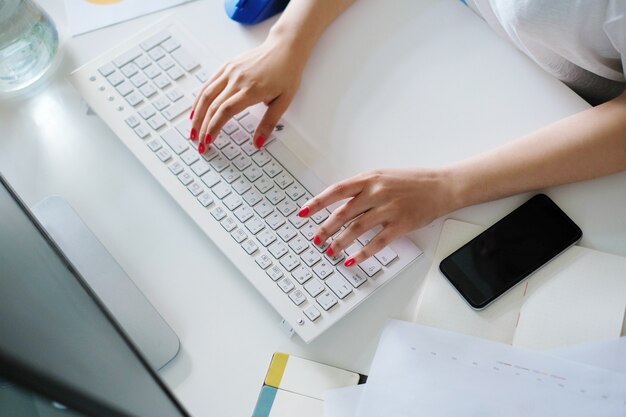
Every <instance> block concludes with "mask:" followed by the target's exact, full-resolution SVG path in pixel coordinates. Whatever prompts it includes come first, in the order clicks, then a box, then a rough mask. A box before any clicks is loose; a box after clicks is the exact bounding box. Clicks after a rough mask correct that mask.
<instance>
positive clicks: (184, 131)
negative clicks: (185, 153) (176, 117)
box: [176, 117, 191, 139]
mask: <svg viewBox="0 0 626 417" xmlns="http://www.w3.org/2000/svg"><path fill="white" fill-rule="evenodd" d="M176 130H178V133H180V134H181V136H182V137H184V138H185V139H189V131H190V130H191V120H189V119H188V118H186V117H185V118H184V119H182V120H181V121H180V122H178V123H177V124H176Z"/></svg>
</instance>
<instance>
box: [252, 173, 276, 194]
mask: <svg viewBox="0 0 626 417" xmlns="http://www.w3.org/2000/svg"><path fill="white" fill-rule="evenodd" d="M254 186H255V187H256V188H257V190H259V191H260V192H261V193H263V194H265V193H266V192H268V191H269V190H271V189H272V187H274V182H273V181H272V180H271V179H269V178H268V177H267V176H265V175H263V176H261V178H259V179H258V180H256V181H254Z"/></svg>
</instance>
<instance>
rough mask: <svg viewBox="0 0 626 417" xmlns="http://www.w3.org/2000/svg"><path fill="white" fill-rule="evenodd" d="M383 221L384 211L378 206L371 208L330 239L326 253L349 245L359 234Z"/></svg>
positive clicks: (330, 254) (329, 253) (337, 250)
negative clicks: (333, 238)
mask: <svg viewBox="0 0 626 417" xmlns="http://www.w3.org/2000/svg"><path fill="white" fill-rule="evenodd" d="M384 221H385V211H384V210H381V209H379V208H373V209H371V210H369V211H367V212H366V213H364V214H363V215H362V216H360V217H359V218H358V219H356V220H355V221H353V222H352V223H350V225H349V226H348V227H346V228H345V230H344V231H342V232H341V233H340V234H339V236H337V237H336V238H335V240H333V241H332V243H331V244H330V246H329V247H328V249H326V253H327V254H328V255H329V256H333V255H334V254H335V253H340V252H341V251H342V250H344V249H345V248H347V247H348V246H350V245H351V244H352V243H353V242H354V241H355V240H356V239H357V238H358V237H359V236H361V235H362V234H363V233H365V232H367V231H368V230H370V229H373V228H374V227H376V226H378V225H379V224H382V223H383V222H384Z"/></svg>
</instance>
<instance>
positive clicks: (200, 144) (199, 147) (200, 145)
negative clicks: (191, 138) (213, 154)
mask: <svg viewBox="0 0 626 417" xmlns="http://www.w3.org/2000/svg"><path fill="white" fill-rule="evenodd" d="M205 150H206V148H205V146H204V143H202V142H200V143H199V144H198V152H200V153H204V151H205Z"/></svg>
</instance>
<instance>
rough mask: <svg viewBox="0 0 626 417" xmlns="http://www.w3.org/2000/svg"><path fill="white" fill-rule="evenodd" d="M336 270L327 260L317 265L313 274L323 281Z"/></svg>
mask: <svg viewBox="0 0 626 417" xmlns="http://www.w3.org/2000/svg"><path fill="white" fill-rule="evenodd" d="M334 270H335V268H333V265H332V264H331V263H330V262H328V261H327V260H323V261H322V262H320V263H318V264H317V265H315V267H314V268H313V272H315V275H317V276H318V277H320V278H321V279H326V277H328V276H329V275H331V274H332V273H333V271H334Z"/></svg>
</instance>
